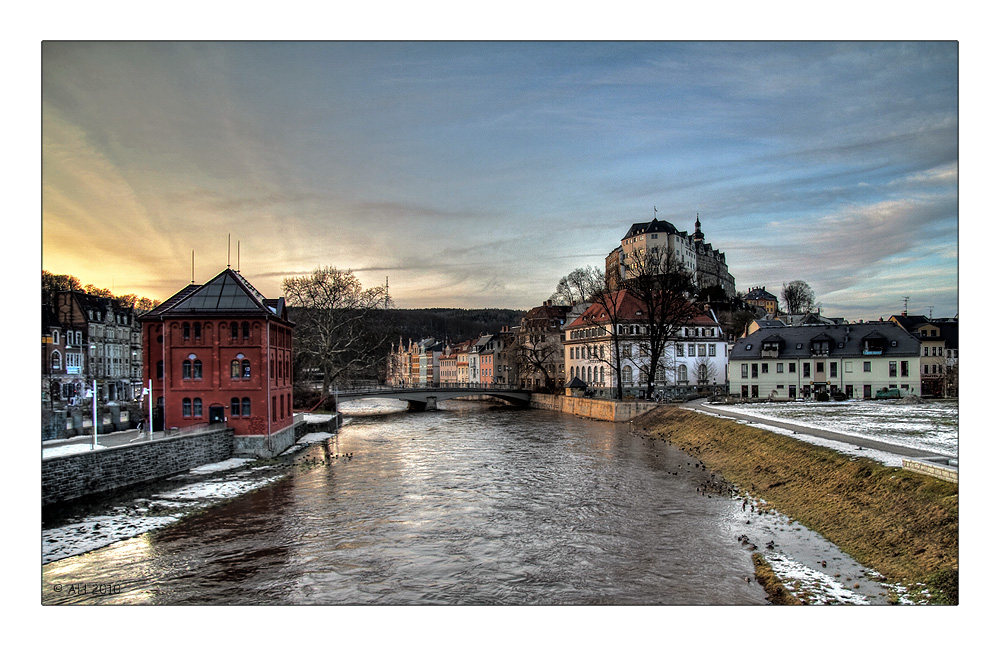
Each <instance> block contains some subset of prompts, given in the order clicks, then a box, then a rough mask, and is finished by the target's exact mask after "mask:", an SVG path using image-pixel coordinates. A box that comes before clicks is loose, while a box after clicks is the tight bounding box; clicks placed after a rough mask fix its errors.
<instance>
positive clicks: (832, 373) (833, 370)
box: [830, 361, 837, 377]
mask: <svg viewBox="0 0 1000 646" xmlns="http://www.w3.org/2000/svg"><path fill="white" fill-rule="evenodd" d="M836 376H837V364H836V363H834V362H833V361H831V362H830V377H836Z"/></svg>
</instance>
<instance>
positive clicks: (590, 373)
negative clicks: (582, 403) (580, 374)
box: [587, 366, 594, 384]
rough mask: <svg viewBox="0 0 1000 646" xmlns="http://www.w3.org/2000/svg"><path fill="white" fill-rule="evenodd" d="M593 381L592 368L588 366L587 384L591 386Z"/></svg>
mask: <svg viewBox="0 0 1000 646" xmlns="http://www.w3.org/2000/svg"><path fill="white" fill-rule="evenodd" d="M593 380H594V375H593V373H592V372H591V367H590V366H587V383H588V384H589V383H591V382H593Z"/></svg>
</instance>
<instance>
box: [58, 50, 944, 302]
mask: <svg viewBox="0 0 1000 646" xmlns="http://www.w3.org/2000/svg"><path fill="white" fill-rule="evenodd" d="M41 60H42V67H41V71H42V83H41V88H42V95H41V96H42V191H41V196H42V266H43V268H44V269H47V270H49V271H52V272H55V273H69V274H74V275H76V276H78V277H79V278H80V279H81V280H83V281H84V282H85V283H94V284H97V285H100V286H106V287H109V288H111V287H112V286H113V287H114V290H115V291H116V292H121V293H127V292H134V293H137V294H141V295H146V296H150V297H153V298H159V299H163V298H166V297H168V296H169V295H171V294H172V293H174V292H175V291H177V290H178V289H180V288H181V287H183V286H184V285H185V284H186V283H187V282H188V281H189V280H190V278H191V254H192V251H193V252H194V254H195V266H196V269H195V278H196V280H197V281H198V282H202V281H204V280H207V279H209V278H211V277H212V276H214V275H215V274H216V273H218V272H219V271H221V270H222V269H223V268H224V267H225V266H226V264H227V259H228V260H229V261H230V262H231V263H232V265H233V266H234V267H235V266H236V265H237V264H239V267H240V269H241V271H242V273H243V274H244V275H245V276H246V277H247V278H248V279H249V280H250V281H251V282H252V283H253V284H254V285H255V286H256V287H257V288H258V289H259V290H261V291H262V292H263V293H264V294H265V295H266V296H269V297H273V296H278V295H280V283H281V279H282V278H283V277H285V276H291V275H296V274H300V273H304V272H309V271H311V270H312V269H315V268H316V267H318V266H321V265H333V266H336V267H339V268H343V269H353V270H354V271H355V272H356V273H357V274H358V276H359V277H360V278H361V279H362V281H363V282H364V283H365V284H366V285H374V284H378V283H383V282H384V281H385V280H386V278H388V280H389V284H390V288H391V291H392V293H393V296H394V298H395V300H396V303H397V305H399V306H401V307H435V306H440V307H470V308H472V307H513V308H529V307H532V306H534V305H537V304H538V303H540V302H541V301H542V300H544V299H545V298H547V297H548V296H549V295H550V294H551V293H552V291H553V290H554V288H555V286H556V283H557V282H558V280H559V278H560V277H562V276H563V275H565V274H567V273H569V272H570V271H571V270H573V269H574V268H576V267H581V266H585V265H595V266H603V262H604V257H605V256H606V255H607V253H608V252H609V251H611V250H612V249H613V248H614V247H615V246H617V244H618V243H619V240H620V238H621V237H622V236H623V235H624V234H625V232H626V231H627V230H628V228H629V226H630V225H631V224H632V223H634V222H642V221H647V220H649V219H650V218H651V217H652V216H653V208H654V207H655V208H656V210H657V216H658V217H659V218H661V219H665V220H668V221H670V222H672V223H673V224H674V225H676V226H677V227H678V228H680V229H686V230H688V231H693V228H694V220H695V215H696V214H700V218H701V222H702V228H703V230H704V232H705V234H706V238H707V240H708V241H709V242H711V243H712V244H713V245H714V246H715V247H716V248H718V249H721V250H722V251H724V252H725V253H726V257H727V260H728V263H729V268H730V271H731V272H732V273H733V275H734V277H735V278H736V284H737V289H740V290H742V291H746V290H747V289H749V288H751V287H754V286H757V285H764V286H767V288H768V289H769V290H770V291H772V293H775V294H779V292H780V290H781V286H782V284H783V283H787V282H791V281H793V280H805V281H806V282H807V283H809V284H810V285H811V286H812V287H813V289H814V291H815V292H816V295H817V299H818V300H819V302H820V303H821V304H822V306H823V312H824V313H825V314H829V315H832V316H843V317H846V318H849V319H852V320H854V319H858V318H864V319H871V318H878V317H880V316H886V317H888V316H889V315H891V314H893V313H896V312H898V311H900V310H901V308H902V306H903V298H904V297H909V309H910V312H911V313H919V314H928V313H930V311H931V308H933V314H934V315H935V316H952V315H954V314H955V313H957V311H958V45H957V44H956V43H955V42H947V41H940V42H884V43H883V42H778V43H769V42H624V43H620V42H560V43H557V42H498V43H497V42H495V43H471V42H448V43H445V42H430V43H404V42H364V43H328V42H309V43H303V42H272V43H259V42H258V43H249V42H242V43H241V42H224V43H222V42H218V43H217V42H184V43H170V42H155V43H154V42H139V43H124V42H115V43H101V42H58V41H52V42H46V43H44V44H43V46H42V57H41ZM230 236H231V240H232V242H231V245H230V246H228V247H227V243H228V240H229V239H230ZM102 240H122V241H125V243H124V244H122V245H120V246H114V245H107V244H101V243H100V241H102ZM237 241H238V243H239V260H237ZM95 248H96V249H99V251H98V252H96V253H95ZM230 248H231V251H229V249H230Z"/></svg>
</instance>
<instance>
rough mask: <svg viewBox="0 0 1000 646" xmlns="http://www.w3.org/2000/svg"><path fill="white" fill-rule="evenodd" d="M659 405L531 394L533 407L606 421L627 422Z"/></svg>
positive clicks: (645, 402) (644, 402)
mask: <svg viewBox="0 0 1000 646" xmlns="http://www.w3.org/2000/svg"><path fill="white" fill-rule="evenodd" d="M657 406H658V404H656V403H654V402H647V401H610V400H606V399H587V398H586V397H566V396H564V395H541V394H538V393H535V394H532V395H531V407H532V408H542V409H545V410H555V411H559V412H561V413H570V414H572V415H578V416H580V417H586V418H588V419H596V420H601V421H605V422H627V421H629V420H630V419H633V418H635V417H638V416H639V415H642V414H643V413H645V412H646V411H649V410H652V409H654V408H656V407H657Z"/></svg>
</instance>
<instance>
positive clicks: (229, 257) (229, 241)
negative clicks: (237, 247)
mask: <svg viewBox="0 0 1000 646" xmlns="http://www.w3.org/2000/svg"><path fill="white" fill-rule="evenodd" d="M232 261H233V234H231V233H230V234H229V237H228V238H226V269H232V267H233V262H232Z"/></svg>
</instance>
